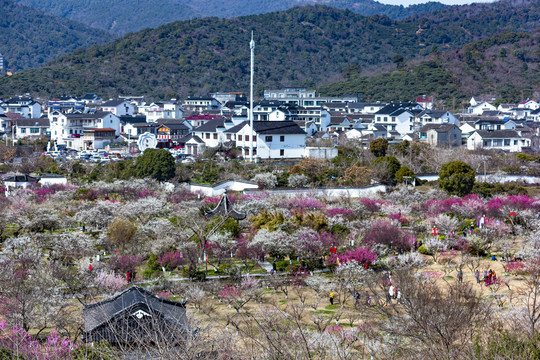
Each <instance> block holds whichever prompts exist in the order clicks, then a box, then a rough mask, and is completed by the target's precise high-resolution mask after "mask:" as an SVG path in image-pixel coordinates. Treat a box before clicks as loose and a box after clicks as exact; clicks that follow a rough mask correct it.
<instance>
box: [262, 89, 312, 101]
mask: <svg viewBox="0 0 540 360" xmlns="http://www.w3.org/2000/svg"><path fill="white" fill-rule="evenodd" d="M314 97H316V91H315V90H307V89H306V88H302V87H298V88H285V89H278V90H264V98H265V100H274V99H295V98H314Z"/></svg>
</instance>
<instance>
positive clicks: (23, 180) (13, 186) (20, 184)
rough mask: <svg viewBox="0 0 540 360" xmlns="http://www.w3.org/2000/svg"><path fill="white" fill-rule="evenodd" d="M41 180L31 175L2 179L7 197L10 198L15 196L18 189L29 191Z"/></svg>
mask: <svg viewBox="0 0 540 360" xmlns="http://www.w3.org/2000/svg"><path fill="white" fill-rule="evenodd" d="M38 181H39V179H38V178H36V177H33V176H30V175H26V174H22V175H11V176H7V177H5V178H3V179H2V182H3V183H4V188H5V189H6V191H5V195H6V196H9V195H11V194H13V191H15V190H17V189H27V188H32V187H35V186H36V185H37V183H38Z"/></svg>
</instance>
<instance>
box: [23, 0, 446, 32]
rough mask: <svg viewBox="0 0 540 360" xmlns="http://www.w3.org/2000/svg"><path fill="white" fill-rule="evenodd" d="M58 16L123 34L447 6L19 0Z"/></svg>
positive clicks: (401, 13) (311, 0)
mask: <svg viewBox="0 0 540 360" xmlns="http://www.w3.org/2000/svg"><path fill="white" fill-rule="evenodd" d="M17 1H19V2H21V3H23V4H25V5H28V6H32V7H35V8H37V9H40V10H42V11H45V12H49V13H51V14H53V15H56V16H61V17H65V18H68V19H71V20H75V21H79V22H83V23H85V24H87V25H89V26H92V27H97V28H100V29H104V30H107V31H111V32H116V33H119V34H125V33H127V32H134V31H139V30H142V29H144V28H147V27H152V28H155V27H158V26H160V25H164V24H166V23H169V22H173V21H181V20H189V19H194V18H202V17H219V18H229V17H238V16H245V15H258V14H264V13H269V12H275V11H283V10H287V9H290V8H292V7H296V6H302V5H328V6H332V7H335V8H340V9H349V10H352V11H354V12H355V13H358V14H360V15H366V16H370V15H375V14H379V15H387V16H389V17H390V18H393V19H403V18H406V17H408V16H411V15H415V14H420V13H428V12H433V11H436V10H440V9H443V8H444V7H446V5H444V4H441V3H438V2H429V3H426V4H421V5H411V6H408V7H403V6H396V5H387V4H382V3H379V2H377V1H374V0H280V1H274V0H249V1H246V0H162V1H161V2H160V4H159V6H156V4H155V1H154V0H138V1H137V2H134V1H132V0H17Z"/></svg>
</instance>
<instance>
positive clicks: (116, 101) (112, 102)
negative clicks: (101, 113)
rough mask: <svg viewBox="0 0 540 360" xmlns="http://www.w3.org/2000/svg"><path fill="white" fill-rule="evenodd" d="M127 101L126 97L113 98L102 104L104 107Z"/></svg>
mask: <svg viewBox="0 0 540 360" xmlns="http://www.w3.org/2000/svg"><path fill="white" fill-rule="evenodd" d="M125 101H126V100H124V99H113V100H109V101H107V102H106V103H104V104H102V105H101V106H102V107H110V106H118V105H120V104H122V103H123V102H125Z"/></svg>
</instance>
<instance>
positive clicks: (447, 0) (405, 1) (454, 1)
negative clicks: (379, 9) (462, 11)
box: [378, 0, 493, 6]
mask: <svg viewBox="0 0 540 360" xmlns="http://www.w3.org/2000/svg"><path fill="white" fill-rule="evenodd" d="M378 1H379V2H381V3H384V4H392V5H403V6H407V5H411V4H421V3H426V2H428V0H378ZM433 1H438V2H441V3H443V4H447V5H462V4H470V3H473V2H493V0H476V1H471V0H433Z"/></svg>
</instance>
